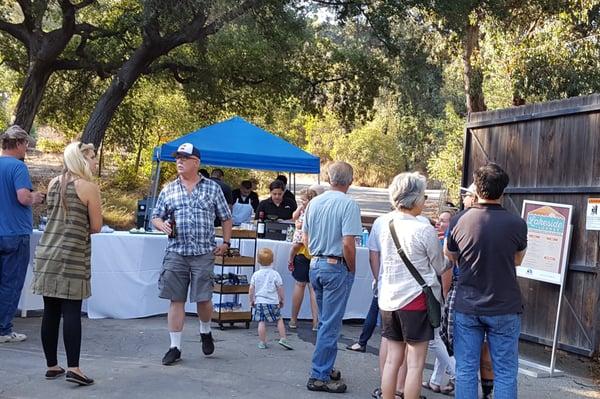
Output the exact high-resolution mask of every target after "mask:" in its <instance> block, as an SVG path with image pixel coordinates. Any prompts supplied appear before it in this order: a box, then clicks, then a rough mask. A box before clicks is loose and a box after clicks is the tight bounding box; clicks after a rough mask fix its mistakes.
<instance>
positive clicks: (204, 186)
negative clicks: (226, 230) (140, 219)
mask: <svg viewBox="0 0 600 399" xmlns="http://www.w3.org/2000/svg"><path fill="white" fill-rule="evenodd" d="M173 211H174V212H175V224H176V226H177V236H176V237H175V238H169V242H168V244H167V252H176V253H178V254H179V255H182V256H191V255H204V254H207V253H209V252H212V251H213V250H214V249H215V248H216V246H217V244H216V241H215V228H214V220H215V215H216V216H218V217H219V219H221V220H227V219H231V212H230V210H229V206H228V205H227V202H226V201H225V197H224V196H223V191H222V190H221V187H219V185H218V184H217V183H215V182H214V181H212V180H210V179H206V178H204V177H202V178H201V179H200V181H199V182H198V183H197V184H196V186H195V187H194V189H193V190H192V192H191V193H189V192H188V190H187V189H186V188H185V186H184V185H183V183H182V182H181V179H180V178H179V177H178V178H177V180H175V181H172V182H171V183H169V184H167V185H166V186H165V187H164V188H163V189H162V191H161V192H160V195H159V196H158V200H157V202H156V205H155V206H154V209H153V210H152V218H153V219H154V218H160V219H163V220H166V219H167V215H168V214H169V213H170V212H173Z"/></svg>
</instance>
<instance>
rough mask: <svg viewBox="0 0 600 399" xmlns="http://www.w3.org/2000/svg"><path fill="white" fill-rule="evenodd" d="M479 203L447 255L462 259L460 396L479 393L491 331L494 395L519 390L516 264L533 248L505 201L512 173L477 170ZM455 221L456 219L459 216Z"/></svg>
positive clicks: (457, 330) (458, 227) (492, 167)
mask: <svg viewBox="0 0 600 399" xmlns="http://www.w3.org/2000/svg"><path fill="white" fill-rule="evenodd" d="M473 180H474V183H475V187H476V191H477V198H478V201H477V204H476V205H474V206H473V207H471V208H470V209H469V210H468V211H466V212H464V213H463V214H462V216H461V217H460V218H458V219H457V220H456V224H454V225H453V224H452V221H451V224H450V233H449V235H448V238H447V239H446V244H445V253H446V256H447V257H448V258H449V259H450V260H452V261H454V262H458V267H459V274H458V283H457V285H456V294H455V300H454V343H453V344H454V356H455V357H456V397H459V398H466V399H472V398H477V396H478V388H477V385H478V384H477V371H479V369H480V355H481V348H482V344H483V341H484V337H485V335H486V334H487V339H488V342H489V349H490V352H491V355H492V356H491V358H492V363H493V371H494V391H495V393H494V397H497V398H516V397H517V396H518V385H517V376H518V368H519V367H518V366H519V364H518V363H519V333H520V329H521V328H520V327H521V313H522V311H523V304H522V299H521V291H520V288H519V284H518V281H517V275H516V266H518V265H520V264H521V262H522V260H523V257H524V256H525V252H526V249H527V224H526V223H525V221H524V220H523V219H522V218H520V217H519V216H518V215H514V214H512V213H511V212H509V211H507V210H506V209H504V208H503V207H502V205H501V202H502V195H503V194H504V189H505V188H506V186H508V183H509V177H508V174H507V173H506V172H505V171H504V170H503V169H502V168H501V167H500V166H499V165H497V164H494V163H489V164H487V165H484V166H482V167H480V168H479V169H477V170H476V171H475V173H474V174H473ZM453 221H454V220H453Z"/></svg>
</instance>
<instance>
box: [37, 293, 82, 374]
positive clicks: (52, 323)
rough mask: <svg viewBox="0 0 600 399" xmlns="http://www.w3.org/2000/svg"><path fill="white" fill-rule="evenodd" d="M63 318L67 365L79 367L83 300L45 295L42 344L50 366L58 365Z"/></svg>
mask: <svg viewBox="0 0 600 399" xmlns="http://www.w3.org/2000/svg"><path fill="white" fill-rule="evenodd" d="M61 316H62V318H63V341H64V344H65V351H66V352H67V366H68V367H79V352H80V349H81V301H75V300H70V299H61V298H52V297H48V296H45V297H44V317H43V318H42V346H43V347H44V354H45V355H46V364H47V366H48V367H53V366H56V365H58V359H57V358H56V350H57V346H58V329H59V327H60V317H61Z"/></svg>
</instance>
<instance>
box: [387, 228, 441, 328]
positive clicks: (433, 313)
mask: <svg viewBox="0 0 600 399" xmlns="http://www.w3.org/2000/svg"><path fill="white" fill-rule="evenodd" d="M390 232H391V233H392V239H393V240H394V244H396V250H397V251H398V255H400V258H402V261H404V264H405V265H406V268H407V269H408V271H409V272H410V274H412V276H413V277H414V278H415V280H417V283H418V284H419V285H420V286H421V288H422V289H423V292H424V293H425V299H426V301H427V318H428V319H429V324H431V326H432V327H433V328H438V327H439V326H440V322H441V319H442V309H441V306H440V302H439V301H438V300H437V298H436V297H435V295H433V290H432V289H431V287H430V286H428V285H427V283H426V282H425V280H424V279H423V276H421V273H419V272H418V270H417V269H416V268H415V265H413V264H412V262H411V261H410V259H408V256H406V253H405V252H404V250H403V249H402V246H401V245H400V241H399V240H398V236H397V235H396V229H395V228H394V221H393V220H390Z"/></svg>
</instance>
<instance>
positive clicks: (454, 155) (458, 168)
mask: <svg viewBox="0 0 600 399" xmlns="http://www.w3.org/2000/svg"><path fill="white" fill-rule="evenodd" d="M440 128H441V129H442V130H444V132H445V143H444V145H443V146H442V148H441V149H440V151H439V152H438V153H437V154H435V155H434V156H432V157H431V158H430V159H429V161H428V165H427V172H428V173H429V177H430V178H433V179H436V180H439V181H441V182H442V183H443V185H444V187H445V188H446V189H447V190H448V196H449V197H450V198H451V199H452V200H453V201H454V203H458V199H459V198H458V197H459V188H460V181H461V176H462V155H463V140H464V120H463V119H462V118H461V117H460V116H458V115H457V114H456V112H455V111H454V109H453V108H452V107H451V106H447V107H446V117H445V118H444V119H443V120H442V121H440Z"/></svg>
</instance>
